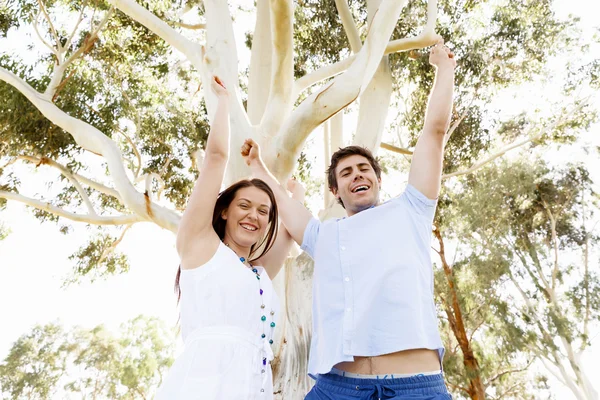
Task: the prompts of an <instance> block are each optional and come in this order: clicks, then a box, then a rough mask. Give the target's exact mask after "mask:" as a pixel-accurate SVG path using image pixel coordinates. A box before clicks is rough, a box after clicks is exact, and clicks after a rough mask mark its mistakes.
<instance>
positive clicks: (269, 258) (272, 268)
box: [257, 179, 305, 279]
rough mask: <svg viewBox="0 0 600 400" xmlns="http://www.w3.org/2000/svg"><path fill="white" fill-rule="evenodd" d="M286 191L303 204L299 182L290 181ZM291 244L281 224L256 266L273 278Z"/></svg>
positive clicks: (302, 192) (287, 233)
mask: <svg viewBox="0 0 600 400" xmlns="http://www.w3.org/2000/svg"><path fill="white" fill-rule="evenodd" d="M287 189H288V190H289V191H290V192H292V199H294V200H296V201H298V202H299V203H300V204H302V203H304V194H305V189H304V186H302V184H300V182H298V181H296V180H295V179H290V180H289V181H288V184H287ZM293 243H294V239H293V238H292V235H290V233H289V232H288V231H287V228H286V227H285V225H284V224H283V223H281V224H280V225H279V233H278V234H277V239H275V244H274V245H273V247H272V248H271V250H269V252H268V253H267V254H265V256H264V257H261V258H260V260H258V262H257V264H259V265H262V266H263V267H265V269H266V270H267V273H268V274H269V277H270V278H271V279H273V278H275V276H276V275H277V274H278V273H279V271H280V270H281V267H282V266H283V263H284V262H285V259H286V258H287V256H288V254H289V253H290V248H291V247H292V245H293Z"/></svg>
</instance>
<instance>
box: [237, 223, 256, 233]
mask: <svg viewBox="0 0 600 400" xmlns="http://www.w3.org/2000/svg"><path fill="white" fill-rule="evenodd" d="M240 226H241V227H242V228H244V229H245V230H247V231H249V232H254V231H257V230H258V228H257V227H256V226H254V225H250V224H240Z"/></svg>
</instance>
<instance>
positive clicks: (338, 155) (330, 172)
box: [327, 146, 381, 206]
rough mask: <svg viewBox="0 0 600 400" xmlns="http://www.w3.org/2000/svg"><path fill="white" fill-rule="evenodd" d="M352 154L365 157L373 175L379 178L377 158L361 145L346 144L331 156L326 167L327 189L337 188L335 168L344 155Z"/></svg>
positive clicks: (379, 167)
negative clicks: (373, 172) (329, 162)
mask: <svg viewBox="0 0 600 400" xmlns="http://www.w3.org/2000/svg"><path fill="white" fill-rule="evenodd" d="M354 155H359V156H363V157H364V158H366V159H367V160H368V161H369V164H371V167H372V168H373V171H375V175H377V178H378V179H381V166H380V165H379V161H377V159H376V158H375V157H374V156H373V153H371V150H369V149H367V148H366V147H362V146H346V147H342V148H340V149H339V150H338V151H336V152H335V153H333V155H332V156H331V164H329V168H327V183H328V185H329V190H333V189H335V190H337V189H338V184H337V176H336V173H335V169H336V168H337V166H338V164H339V163H340V161H342V160H343V159H344V158H346V157H350V156H354ZM339 203H340V204H341V205H342V206H344V204H343V203H342V200H341V199H339Z"/></svg>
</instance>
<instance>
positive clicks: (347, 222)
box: [242, 43, 456, 400]
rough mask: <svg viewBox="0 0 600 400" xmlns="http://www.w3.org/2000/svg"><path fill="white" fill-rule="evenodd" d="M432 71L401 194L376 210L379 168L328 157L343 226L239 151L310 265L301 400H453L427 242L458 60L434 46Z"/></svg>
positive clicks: (366, 157)
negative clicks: (306, 389)
mask: <svg viewBox="0 0 600 400" xmlns="http://www.w3.org/2000/svg"><path fill="white" fill-rule="evenodd" d="M429 62H430V63H431V64H432V65H433V66H434V67H436V77H435V83H434V87H433V90H432V92H431V95H430V99H429V105H428V108H427V114H426V116H425V124H424V127H423V132H422V134H421V136H420V137H419V140H418V142H417V146H416V147H415V150H414V153H413V157H412V162H411V169H410V173H409V179H408V186H407V188H406V190H405V191H404V193H403V194H402V195H400V196H399V197H397V198H394V199H392V200H390V201H388V202H386V203H383V204H379V190H380V185H381V168H380V167H379V165H378V163H377V161H376V160H375V159H374V157H373V156H372V154H371V152H370V151H368V150H366V149H364V148H361V147H357V146H349V147H345V148H343V149H340V150H339V151H337V152H336V153H335V154H334V155H333V156H332V158H331V165H330V167H329V170H328V181H329V187H330V190H331V192H332V193H333V194H334V196H335V197H336V198H337V200H338V201H339V202H340V203H341V204H342V205H343V206H344V208H345V209H346V213H347V215H348V218H344V219H340V220H328V221H325V222H320V221H319V220H318V219H316V218H314V217H313V216H312V215H311V214H310V213H309V212H308V210H306V209H305V208H304V206H303V205H302V204H300V203H298V202H295V201H293V200H291V199H290V198H289V197H288V196H287V193H286V192H285V190H284V189H283V188H282V187H280V186H279V185H278V183H277V181H276V180H275V179H274V178H273V177H272V176H271V175H270V174H269V172H268V171H267V169H266V168H265V166H264V164H263V162H262V160H261V159H260V154H259V149H258V146H257V145H256V143H254V142H253V141H251V140H247V141H246V143H245V144H244V146H242V155H243V156H244V157H245V159H246V162H247V163H248V165H249V166H250V167H251V169H252V171H253V174H254V175H255V176H256V177H257V178H260V179H263V180H265V181H266V182H267V183H268V184H269V185H270V186H271V187H272V188H273V190H274V192H275V194H276V198H277V203H278V206H279V209H280V216H281V218H282V220H283V222H284V224H285V225H286V227H287V229H288V231H289V232H290V233H291V235H292V237H293V238H294V240H296V242H298V243H299V244H301V246H302V249H303V250H305V251H306V252H307V253H308V254H309V255H310V256H311V257H312V258H313V259H314V261H315V272H314V278H313V335H312V342H311V350H310V360H309V366H308V370H309V374H310V375H311V376H312V377H314V378H316V380H317V382H316V384H315V386H314V387H313V389H312V390H311V391H310V393H309V394H308V395H307V397H306V399H309V400H317V399H344V398H350V397H351V398H353V399H404V398H406V399H408V398H410V399H412V400H415V399H420V398H423V399H428V400H433V399H440V400H441V399H449V398H451V397H450V395H449V394H448V393H447V390H446V386H445V384H444V380H443V376H442V374H441V363H442V358H443V354H444V348H443V345H442V341H441V339H440V335H439V332H438V323H437V316H436V310H435V305H434V301H433V270H432V266H431V257H430V241H431V226H432V223H433V218H434V214H435V208H436V198H437V196H438V194H439V190H440V181H441V172H442V161H443V150H444V144H445V134H446V131H447V129H448V126H449V123H450V113H451V109H452V92H453V87H454V69H455V67H456V61H455V60H454V55H453V54H452V52H451V51H450V50H449V49H448V48H447V47H445V46H444V45H443V43H439V44H438V45H436V46H435V47H434V48H433V49H432V50H431V53H430V56H429ZM346 396H350V397H346ZM421 396H422V397H421Z"/></svg>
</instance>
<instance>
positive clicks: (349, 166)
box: [331, 154, 381, 216]
mask: <svg viewBox="0 0 600 400" xmlns="http://www.w3.org/2000/svg"><path fill="white" fill-rule="evenodd" d="M335 175H336V180H337V189H336V188H332V190H331V192H332V193H333V195H334V196H335V197H336V198H337V199H339V200H341V201H342V202H343V204H344V208H345V209H346V212H347V213H348V216H351V215H354V214H356V213H359V212H361V211H363V210H366V209H367V208H370V207H372V206H374V205H376V204H377V203H378V201H379V189H380V186H381V179H380V178H378V177H377V174H376V173H375V171H374V170H373V167H372V166H371V164H370V163H369V160H368V159H367V158H366V157H363V156H361V155H358V154H355V155H351V156H348V157H346V158H343V159H342V160H340V162H339V164H338V165H337V167H336V168H335Z"/></svg>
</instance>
